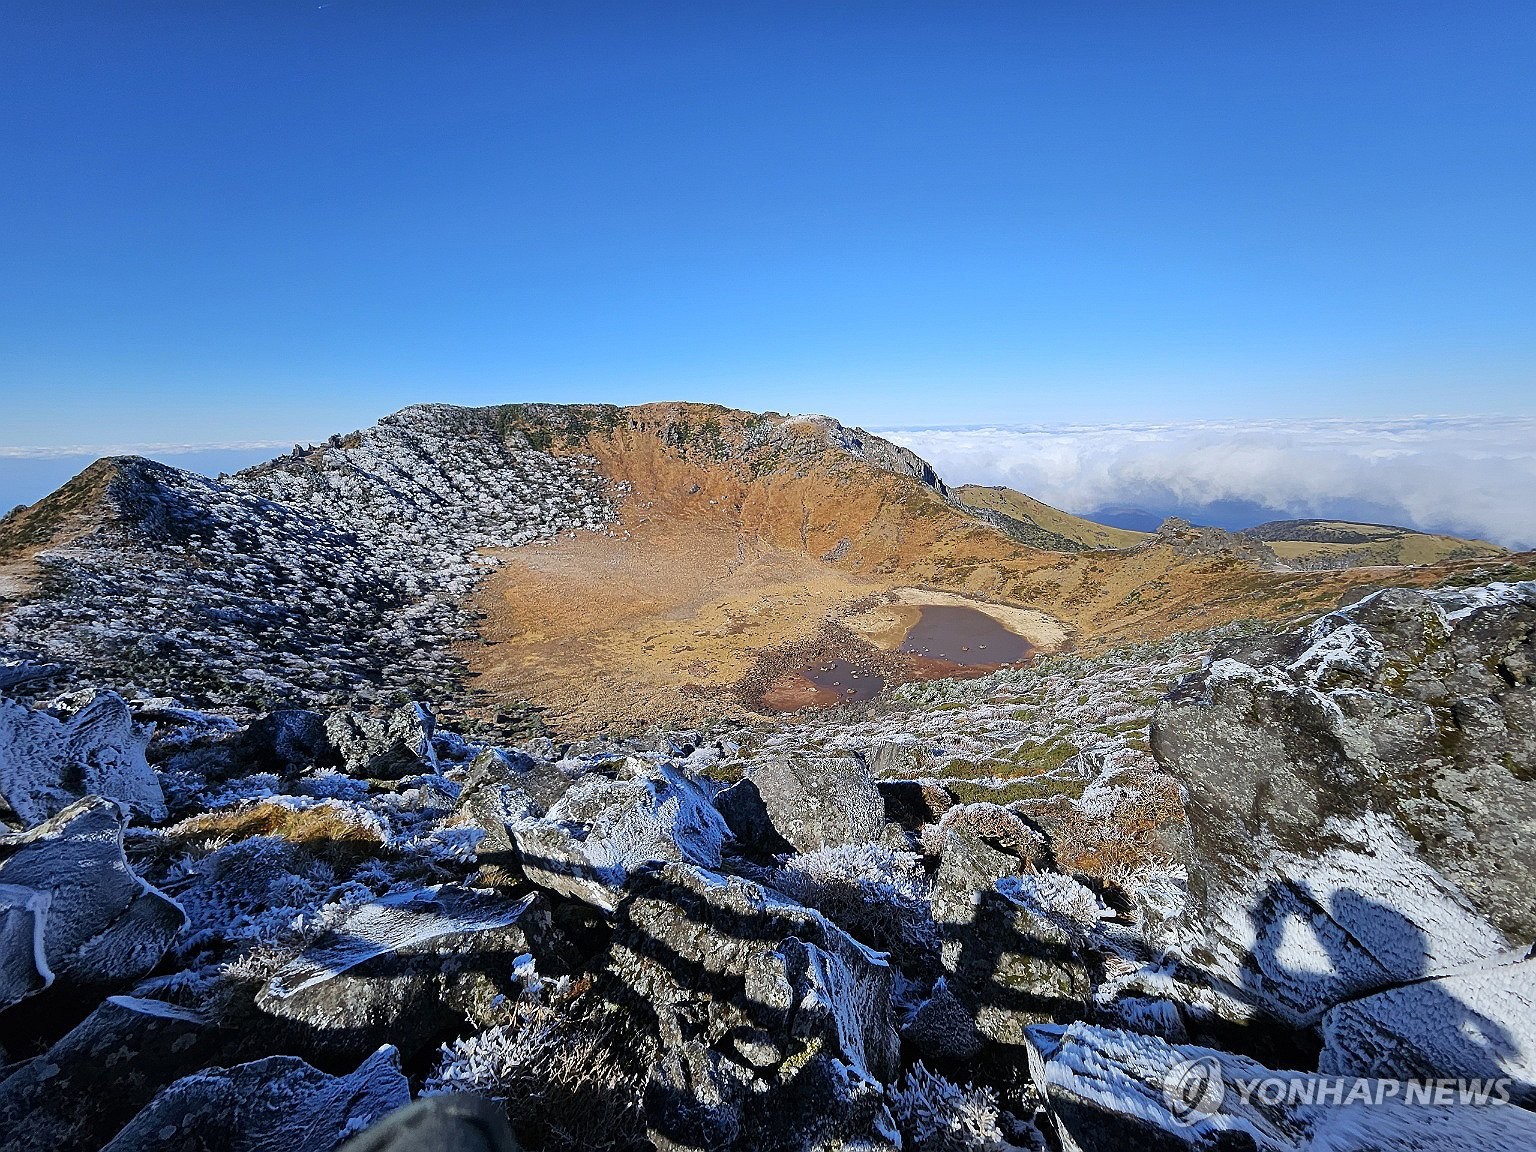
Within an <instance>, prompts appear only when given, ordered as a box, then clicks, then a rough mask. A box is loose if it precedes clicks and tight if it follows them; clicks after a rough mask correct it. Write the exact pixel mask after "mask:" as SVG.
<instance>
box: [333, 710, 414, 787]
mask: <svg viewBox="0 0 1536 1152" xmlns="http://www.w3.org/2000/svg"><path fill="white" fill-rule="evenodd" d="M436 730H437V721H436V720H435V719H434V718H433V716H432V713H431V712H429V711H427V707H426V705H424V704H402V705H401V706H400V707H398V708H396V709H395V710H394V711H393V712H391V713H390V714H389V715H388V716H372V715H369V714H368V713H366V712H336V713H333V714H332V715H330V716H329V717H327V718H326V721H325V735H326V738H327V739H328V740H329V741H330V743H331V745H332V746H333V747H334V748H335V749H336V753H337V755H338V756H339V757H340V758H341V762H342V765H343V766H344V768H345V769H346V771H347V772H349V773H350V774H352V775H353V776H364V777H367V778H369V779H377V780H398V779H399V778H400V777H402V776H410V775H413V774H415V773H418V772H427V771H431V770H432V769H434V768H435V767H436V765H437V756H436V753H435V752H434V750H433V747H432V734H433V732H435V731H436Z"/></svg>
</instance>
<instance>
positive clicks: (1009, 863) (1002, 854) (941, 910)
mask: <svg viewBox="0 0 1536 1152" xmlns="http://www.w3.org/2000/svg"><path fill="white" fill-rule="evenodd" d="M923 844H924V847H925V848H926V849H927V850H928V852H929V853H930V855H935V856H937V857H938V858H939V866H938V869H937V871H936V872H935V873H934V877H933V909H934V915H935V917H936V918H937V919H938V920H939V921H941V922H942V923H945V924H953V925H964V924H968V923H969V922H970V921H971V919H972V917H973V915H974V909H975V907H976V905H977V903H978V902H979V900H980V899H981V893H982V892H984V891H986V890H987V889H989V888H991V887H992V885H993V884H995V883H996V882H997V881H999V880H1001V879H1002V878H1003V877H1005V876H1014V875H1017V874H1019V873H1021V872H1024V871H1026V870H1033V869H1034V868H1036V867H1044V866H1045V865H1046V864H1047V863H1048V861H1049V856H1050V851H1049V849H1048V847H1047V846H1046V842H1045V839H1044V837H1042V836H1041V835H1040V834H1039V833H1038V832H1036V831H1035V830H1034V829H1033V828H1031V827H1030V826H1029V825H1028V824H1026V823H1025V822H1024V821H1023V820H1021V819H1020V818H1019V817H1018V816H1017V815H1016V814H1014V813H1013V812H1010V811H1009V810H1008V809H1006V808H1004V807H1002V806H1000V805H997V804H988V803H977V804H960V805H957V806H955V807H953V808H950V809H949V810H948V811H947V812H945V813H944V816H943V818H942V819H941V820H940V821H939V823H938V824H936V825H930V826H929V827H928V828H927V829H926V831H925V834H924V837H923Z"/></svg>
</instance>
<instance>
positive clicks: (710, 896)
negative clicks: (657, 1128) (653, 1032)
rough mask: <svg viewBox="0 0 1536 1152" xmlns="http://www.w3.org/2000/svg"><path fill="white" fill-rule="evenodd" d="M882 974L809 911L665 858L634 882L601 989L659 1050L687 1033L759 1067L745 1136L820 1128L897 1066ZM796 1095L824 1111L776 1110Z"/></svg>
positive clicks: (885, 971)
mask: <svg viewBox="0 0 1536 1152" xmlns="http://www.w3.org/2000/svg"><path fill="white" fill-rule="evenodd" d="M891 979H892V977H891V971H890V968H889V967H888V966H887V965H886V963H885V960H884V958H883V956H881V955H880V954H879V953H876V952H871V951H870V950H869V949H867V948H865V947H864V946H863V945H861V944H859V943H858V942H857V941H855V940H854V939H853V938H852V937H850V936H848V934H847V933H845V932H843V931H842V930H841V929H839V928H837V927H836V926H835V925H833V924H832V923H831V922H830V921H829V920H827V919H826V918H825V917H824V916H822V915H820V914H819V913H816V912H813V911H811V910H810V909H807V908H803V907H801V906H799V905H797V904H792V903H790V902H789V901H787V900H785V899H783V898H782V897H779V896H777V895H776V894H774V893H773V892H771V891H769V890H768V889H765V888H763V887H762V886H761V885H759V884H756V883H753V882H752V881H749V880H744V879H740V878H738V877H727V876H722V875H720V874H718V873H713V872H709V871H706V870H704V869H702V868H698V867H696V866H693V865H688V864H676V863H674V864H667V865H664V866H662V867H661V868H659V869H657V870H655V871H651V872H645V873H641V874H639V875H637V876H635V877H634V879H633V880H632V882H631V895H630V898H629V899H628V900H627V901H626V902H625V903H624V904H623V906H622V907H621V909H620V911H619V918H618V925H617V928H616V931H615V935H614V947H613V948H612V950H611V951H610V954H609V960H608V970H607V978H606V982H607V983H608V985H609V986H610V988H611V989H612V990H611V991H610V992H609V995H610V996H612V997H614V998H616V999H618V1000H619V1001H620V1002H621V1003H627V1004H629V1005H631V1006H632V1010H633V1011H635V1012H637V1013H639V1014H641V1017H642V1018H648V1019H654V1020H655V1021H656V1028H657V1030H658V1033H659V1038H660V1041H661V1044H662V1047H663V1048H664V1049H676V1048H679V1047H681V1046H682V1045H683V1044H684V1043H685V1042H686V1041H687V1040H691V1039H697V1040H699V1041H700V1042H701V1043H703V1044H704V1045H705V1046H706V1047H709V1048H712V1049H717V1050H727V1051H734V1052H735V1053H736V1054H737V1059H738V1061H739V1062H740V1064H742V1065H744V1066H747V1067H750V1068H754V1069H756V1070H757V1073H756V1077H755V1080H754V1083H753V1086H752V1087H753V1091H752V1092H751V1093H749V1098H750V1107H749V1109H748V1111H747V1112H746V1113H745V1119H744V1121H743V1131H757V1130H758V1129H757V1127H755V1126H758V1125H761V1126H764V1129H763V1130H765V1131H766V1130H767V1129H768V1128H774V1127H780V1128H781V1127H782V1126H783V1125H784V1124H786V1123H811V1125H812V1127H815V1126H816V1125H818V1124H820V1125H822V1127H823V1129H824V1130H826V1131H830V1130H831V1127H832V1126H835V1125H836V1124H839V1123H841V1122H842V1121H843V1120H844V1119H846V1118H847V1116H848V1115H849V1114H850V1112H849V1110H850V1109H854V1108H855V1105H856V1102H857V1101H859V1100H862V1099H863V1098H864V1095H865V1094H866V1089H867V1088H868V1087H869V1086H872V1085H875V1084H877V1083H878V1082H880V1081H883V1080H885V1079H889V1078H890V1076H891V1075H893V1074H894V1072H895V1070H896V1068H897V1061H898V1055H899V1044H898V1040H897V1036H896V1033H895V1031H894V1029H893V1028H892V1026H891V1023H890V1016H889V1012H890V1008H889V1005H890V994H891ZM813 1085H814V1086H815V1087H813ZM834 1085H840V1087H835V1090H834ZM861 1086H863V1087H861ZM717 1087H718V1086H717ZM717 1087H714V1088H709V1089H708V1091H707V1092H706V1094H705V1095H704V1096H702V1097H698V1098H696V1099H698V1100H699V1101H700V1107H704V1108H705V1109H706V1110H707V1109H708V1108H710V1107H713V1104H712V1103H711V1101H712V1099H713V1097H712V1096H711V1095H710V1093H714V1092H716V1091H717ZM804 1093H809V1094H810V1095H809V1097H806V1098H807V1099H815V1100H817V1101H819V1102H820V1103H819V1105H818V1106H819V1107H822V1108H823V1109H824V1111H825V1114H824V1115H823V1116H821V1117H812V1116H807V1117H797V1115H796V1110H795V1109H794V1108H790V1107H788V1101H790V1100H792V1099H795V1098H799V1097H797V1095H796V1094H804ZM761 1143H763V1141H759V1145H760V1144H761Z"/></svg>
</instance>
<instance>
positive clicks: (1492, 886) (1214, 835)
mask: <svg viewBox="0 0 1536 1152" xmlns="http://www.w3.org/2000/svg"><path fill="white" fill-rule="evenodd" d="M1533 629H1536V584H1531V583H1526V584H1512V585H1510V584H1493V585H1487V586H1484V587H1481V588H1469V589H1450V590H1443V591H1433V592H1419V591H1412V590H1407V589H1391V590H1388V591H1384V592H1379V593H1376V594H1374V595H1372V596H1369V597H1366V598H1365V599H1364V600H1361V601H1360V602H1358V603H1356V604H1354V605H1351V606H1350V607H1348V608H1346V609H1342V610H1340V611H1339V612H1336V613H1333V614H1331V615H1329V616H1326V617H1324V618H1323V619H1321V620H1319V621H1318V622H1316V623H1315V624H1313V625H1312V626H1311V627H1309V628H1308V629H1306V630H1305V631H1303V632H1300V633H1296V634H1292V635H1286V636H1279V637H1273V638H1269V639H1267V640H1262V641H1248V642H1240V643H1237V644H1234V645H1232V646H1229V647H1228V648H1227V649H1225V650H1218V652H1217V653H1216V654H1215V656H1216V658H1214V659H1213V660H1212V661H1211V662H1210V663H1209V665H1208V666H1207V668H1206V669H1205V670H1204V671H1202V672H1201V673H1199V674H1197V675H1195V676H1193V677H1190V678H1187V679H1186V680H1185V681H1184V682H1182V683H1181V684H1180V685H1179V687H1178V688H1177V689H1176V690H1175V691H1174V692H1173V693H1171V694H1170V696H1169V697H1168V699H1167V700H1165V701H1164V703H1163V704H1162V705H1161V706H1160V707H1159V709H1158V712H1157V717H1156V721H1155V724H1154V727H1153V738H1154V750H1155V751H1156V753H1157V756H1158V758H1159V760H1160V761H1161V762H1162V763H1163V764H1164V765H1165V766H1166V767H1167V768H1168V769H1169V771H1171V772H1172V773H1173V774H1174V775H1175V776H1177V777H1178V778H1179V779H1180V780H1181V781H1182V782H1183V783H1184V784H1185V785H1186V786H1187V788H1188V791H1189V821H1190V825H1191V829H1192V833H1193V836H1194V845H1195V852H1196V856H1197V861H1196V864H1195V866H1194V868H1193V870H1192V872H1191V875H1190V891H1191V895H1192V897H1193V900H1192V909H1191V911H1192V913H1193V914H1194V917H1195V918H1196V919H1197V920H1198V921H1199V927H1198V931H1199V932H1200V933H1201V936H1202V937H1203V939H1201V940H1199V941H1198V942H1197V943H1195V944H1194V945H1193V947H1195V948H1196V950H1197V953H1196V954H1197V957H1198V958H1199V959H1200V960H1202V962H1205V963H1207V964H1209V965H1210V966H1212V967H1213V968H1214V969H1215V970H1216V971H1217V972H1219V973H1220V974H1222V975H1223V976H1226V977H1227V978H1229V979H1231V980H1233V981H1234V982H1237V983H1241V984H1244V985H1245V986H1248V987H1249V988H1251V989H1252V990H1253V992H1254V993H1255V994H1256V995H1257V996H1259V997H1260V998H1262V999H1263V1000H1264V1001H1266V1002H1267V1003H1268V1004H1269V1005H1270V1006H1271V1008H1272V1009H1273V1010H1274V1011H1276V1012H1277V1013H1279V1014H1280V1015H1282V1016H1285V1017H1287V1018H1289V1019H1291V1020H1295V1021H1301V1022H1310V1021H1314V1020H1316V1019H1317V1017H1318V1016H1319V1015H1320V1014H1321V1013H1322V1012H1323V1011H1324V1010H1326V1009H1327V1008H1328V1007H1329V1006H1331V1005H1332V1004H1334V1003H1337V1002H1339V1001H1341V1000H1343V999H1346V998H1348V997H1351V996H1357V995H1359V994H1361V993H1363V992H1369V991H1373V990H1375V989H1378V988H1382V987H1385V986H1388V985H1390V984H1394V983H1402V982H1404V981H1408V980H1413V979H1416V978H1418V977H1420V976H1423V975H1425V974H1427V973H1430V972H1433V971H1437V970H1440V969H1444V968H1448V967H1454V966H1457V965H1460V964H1464V963H1467V962H1469V961H1472V960H1476V959H1479V958H1482V957H1487V956H1491V955H1494V954H1497V953H1498V952H1500V951H1502V950H1503V949H1505V948H1507V947H1509V945H1510V942H1511V941H1527V940H1529V939H1531V938H1532V937H1536V904H1533V903H1532V901H1531V900H1530V892H1531V891H1532V890H1533V888H1536V845H1533V842H1532V838H1531V835H1530V829H1531V828H1532V827H1536V687H1533V684H1532V679H1531V676H1532V669H1533V668H1536V662H1533V657H1536V634H1533Z"/></svg>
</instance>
